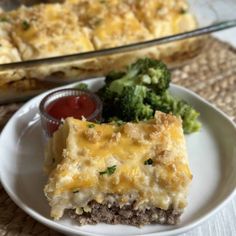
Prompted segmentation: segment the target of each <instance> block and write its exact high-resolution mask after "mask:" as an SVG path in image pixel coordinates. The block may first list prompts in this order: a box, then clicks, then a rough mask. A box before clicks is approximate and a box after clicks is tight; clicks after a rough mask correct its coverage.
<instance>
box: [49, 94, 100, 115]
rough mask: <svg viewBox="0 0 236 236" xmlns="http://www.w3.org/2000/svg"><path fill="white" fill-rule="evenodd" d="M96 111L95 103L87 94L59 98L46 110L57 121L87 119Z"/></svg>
mask: <svg viewBox="0 0 236 236" xmlns="http://www.w3.org/2000/svg"><path fill="white" fill-rule="evenodd" d="M95 110H96V103H95V101H94V100H93V99H92V98H91V97H90V96H88V95H86V94H82V95H80V96H67V97H62V98H59V99H57V100H55V101H53V102H51V103H50V104H49V105H48V106H47V108H46V111H47V113H48V114H49V115H50V116H52V117H54V118H56V119H65V118H67V117H70V116H72V117H74V118H77V119H81V118H82V117H85V118H86V117H88V116H90V115H91V114H93V112H94V111H95Z"/></svg>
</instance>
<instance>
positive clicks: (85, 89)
mask: <svg viewBox="0 0 236 236" xmlns="http://www.w3.org/2000/svg"><path fill="white" fill-rule="evenodd" d="M75 88H77V89H79V90H83V91H88V85H87V84H85V83H79V84H77V85H76V86H75Z"/></svg>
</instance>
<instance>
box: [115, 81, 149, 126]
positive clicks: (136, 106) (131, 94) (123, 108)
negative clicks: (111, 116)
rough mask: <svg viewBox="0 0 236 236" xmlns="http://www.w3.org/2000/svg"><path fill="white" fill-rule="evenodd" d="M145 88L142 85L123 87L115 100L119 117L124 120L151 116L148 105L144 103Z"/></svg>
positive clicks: (145, 118) (135, 119) (136, 119)
mask: <svg viewBox="0 0 236 236" xmlns="http://www.w3.org/2000/svg"><path fill="white" fill-rule="evenodd" d="M146 93H147V88H146V87H144V86H139V85H137V86H134V87H125V88H124V89H123V91H122V93H121V96H120V97H119V99H117V101H116V102H115V105H116V109H117V111H118V114H117V115H119V117H120V118H121V119H122V120H124V121H139V120H147V119H150V118H151V117H152V116H153V109H152V108H151V106H150V105H148V104H144V99H145V97H146Z"/></svg>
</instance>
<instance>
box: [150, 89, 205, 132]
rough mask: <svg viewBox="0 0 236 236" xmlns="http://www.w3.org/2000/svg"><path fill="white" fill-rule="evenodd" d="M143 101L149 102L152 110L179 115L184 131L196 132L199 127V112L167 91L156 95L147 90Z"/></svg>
mask: <svg viewBox="0 0 236 236" xmlns="http://www.w3.org/2000/svg"><path fill="white" fill-rule="evenodd" d="M145 102H146V103H148V104H150V106H151V107H152V108H153V109H154V110H159V111H162V112H165V113H172V114H174V115H176V116H180V117H181V119H182V121H183V129H184V132H185V133H192V132H196V131H198V130H199V129H200V128H201V125H200V123H199V122H198V121H197V118H198V116H199V113H198V112H197V111H196V110H195V109H194V108H193V107H192V106H190V105H189V104H188V103H187V102H185V101H182V100H178V99H176V98H174V97H173V96H172V95H171V94H170V93H169V92H168V91H166V92H165V93H163V94H162V95H156V94H155V93H153V92H151V91H149V92H148V94H147V96H146V99H145Z"/></svg>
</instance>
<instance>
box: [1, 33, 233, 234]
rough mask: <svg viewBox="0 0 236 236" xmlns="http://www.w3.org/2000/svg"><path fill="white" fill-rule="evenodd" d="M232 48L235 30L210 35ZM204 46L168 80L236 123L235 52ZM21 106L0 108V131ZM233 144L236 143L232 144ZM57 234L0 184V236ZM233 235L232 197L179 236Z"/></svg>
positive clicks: (221, 46)
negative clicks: (197, 224)
mask: <svg viewBox="0 0 236 236" xmlns="http://www.w3.org/2000/svg"><path fill="white" fill-rule="evenodd" d="M214 36H215V37H217V38H220V39H221V40H224V41H226V42H229V43H231V44H232V45H234V46H235V47H236V29H233V30H232V29H231V30H227V31H222V32H220V33H217V34H215V35H214ZM207 45H208V46H207V47H206V48H205V50H204V51H203V52H202V53H201V54H200V56H198V57H197V58H196V59H194V60H193V61H191V62H190V63H189V64H187V65H185V66H183V67H181V68H179V69H176V70H174V71H173V73H172V81H173V82H174V83H176V84H180V85H182V86H185V87H187V88H190V89H191V90H193V91H195V92H196V93H198V94H199V95H201V96H202V97H204V98H205V99H207V100H208V101H210V102H212V103H213V104H215V105H216V106H218V107H219V108H220V109H222V110H223V111H224V112H225V113H227V114H228V115H229V116H230V118H231V119H232V120H234V121H235V122H236V50H235V49H234V48H233V47H231V46H229V45H228V44H226V43H222V42H220V41H218V40H216V39H214V38H209V40H208V43H207ZM21 105H22V104H10V105H7V106H0V129H1V127H3V126H4V123H5V122H6V120H8V119H9V117H10V116H11V115H12V114H13V112H14V111H16V110H17V109H18V108H19V107H20V106H21ZM235 143H236V141H235ZM11 235H22V236H23V235H61V234H59V233H57V232H55V231H52V230H50V229H48V228H46V227H45V226H43V225H41V224H39V223H37V222H36V221H35V220H33V219H32V218H31V217H30V216H28V215H26V214H25V213H24V212H23V211H22V210H21V209H19V208H18V207H17V206H16V205H15V204H14V203H13V202H12V201H11V200H10V198H9V197H8V196H7V194H6V193H5V191H4V190H3V188H2V187H1V185H0V236H11ZM233 235H236V196H235V197H234V199H233V200H232V201H231V202H229V203H228V204H227V205H226V206H225V207H224V208H223V209H222V210H220V212H218V213H217V214H216V215H214V216H212V217H211V218H210V219H209V220H208V221H206V222H205V223H203V224H202V225H200V226H199V227H197V228H195V229H193V230H192V231H189V232H187V233H185V234H182V236H233Z"/></svg>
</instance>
